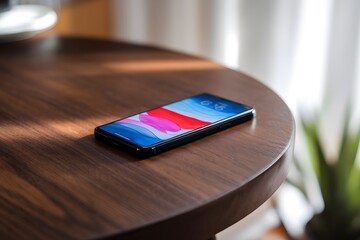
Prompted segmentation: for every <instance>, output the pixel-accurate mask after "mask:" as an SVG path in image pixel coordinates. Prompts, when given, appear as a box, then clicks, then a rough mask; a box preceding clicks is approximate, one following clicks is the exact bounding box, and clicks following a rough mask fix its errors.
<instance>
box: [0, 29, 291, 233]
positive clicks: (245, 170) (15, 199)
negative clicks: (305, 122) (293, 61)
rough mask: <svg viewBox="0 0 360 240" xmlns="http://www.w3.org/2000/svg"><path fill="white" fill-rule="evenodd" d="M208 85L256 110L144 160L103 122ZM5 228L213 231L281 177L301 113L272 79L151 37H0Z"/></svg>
mask: <svg viewBox="0 0 360 240" xmlns="http://www.w3.org/2000/svg"><path fill="white" fill-rule="evenodd" d="M201 92H209V93H213V94H215V95H219V96H222V97H225V98H229V99H232V100H235V101H239V102H242V103H245V104H247V105H251V106H253V107H255V108H256V110H257V116H256V117H255V118H254V119H253V120H251V121H248V122H246V123H243V124H240V125H238V126H235V127H232V128H229V129H227V130H224V131H222V132H219V133H216V134H214V135H211V136H208V137H205V138H203V139H201V140H198V141H195V142H193V143H190V144H187V145H184V146H181V147H178V148H176V149H173V150H170V151H168V152H165V153H162V154H160V155H158V156H155V157H151V158H148V159H145V160H138V159H136V158H134V157H132V156H131V155H128V154H127V153H124V152H122V151H120V150H118V149H116V148H113V147H110V146H107V145H106V144H103V143H101V142H98V141H96V140H95V139H94V136H93V130H94V128H95V127H96V126H98V125H101V124H103V123H107V122H110V121H113V120H116V119H119V118H122V117H126V116H129V115H132V114H135V113H138V112H141V111H144V110H147V109H149V108H153V107H156V106H161V105H163V104H166V103H169V102H172V101H174V100H178V99H181V98H185V97H189V96H192V95H195V94H198V93H201ZM0 103H1V104H0V133H1V134H0V239H27V238H31V239H74V238H75V239H94V238H119V239H156V240H161V239H166V240H168V239H172V240H176V239H186V240H189V239H196V240H198V239H207V238H210V237H211V236H213V235H214V234H216V233H217V232H219V231H221V230H223V229H225V228H227V227H228V226H230V225H232V224H233V223H235V222H237V221H239V220H240V219H241V218H243V217H245V216H246V215H247V214H249V213H250V212H252V211H253V210H255V209H256V208H257V207H259V206H260V205H261V204H262V203H263V202H264V201H265V200H267V199H268V198H269V197H270V196H271V195H272V194H273V193H274V191H275V190H276V189H277V188H278V187H279V186H280V184H281V183H282V182H283V181H284V179H285V178H286V175H287V172H288V170H289V166H290V163H291V155H292V146H293V140H294V131H295V130H294V120H293V118H292V115H291V113H290V111H289V109H288V107H287V106H286V105H285V103H284V102H283V101H282V100H281V99H280V98H279V97H278V96H277V95H276V94H275V93H274V92H272V91H271V90H270V89H269V88H267V87H265V86H264V85H263V84H261V83H259V82H258V81H256V80H255V79H253V78H251V77H249V76H247V75H244V74H242V73H239V72H236V71H233V70H229V69H227V68H224V67H221V66H219V65H217V64H214V63H212V62H210V61H208V60H204V59H200V58H196V57H193V56H189V55H185V54H180V53H176V52H171V51H166V50H162V49H159V48H154V47H146V46H140V45H133V44H126V43H120V42H113V41H104V40H92V39H81V38H62V37H56V36H51V37H48V38H43V39H32V40H27V41H21V42H14V43H6V44H2V45H0Z"/></svg>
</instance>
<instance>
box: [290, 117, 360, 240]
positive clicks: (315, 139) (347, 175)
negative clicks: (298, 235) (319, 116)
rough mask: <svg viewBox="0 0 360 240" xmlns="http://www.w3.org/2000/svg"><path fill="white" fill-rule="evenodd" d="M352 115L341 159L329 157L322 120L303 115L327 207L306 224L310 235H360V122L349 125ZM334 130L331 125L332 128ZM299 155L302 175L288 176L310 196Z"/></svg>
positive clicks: (350, 238) (348, 238)
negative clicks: (358, 158)
mask: <svg viewBox="0 0 360 240" xmlns="http://www.w3.org/2000/svg"><path fill="white" fill-rule="evenodd" d="M349 119H350V117H349V115H348V116H347V117H346V119H345V124H344V129H343V133H342V140H341V146H340V150H339V154H338V157H337V159H327V157H326V154H325V151H324V148H323V146H322V143H321V139H320V134H319V130H318V129H319V127H318V123H317V122H316V121H314V120H312V121H309V120H305V119H302V121H301V123H302V124H301V125H302V128H303V132H304V136H305V140H306V146H307V150H308V153H309V154H308V156H309V158H310V162H311V168H312V170H313V172H314V173H315V176H316V180H317V183H318V185H319V189H320V191H321V196H322V199H323V202H324V209H323V211H322V212H321V213H318V214H315V215H314V216H313V217H312V218H311V219H310V221H309V222H308V223H307V224H306V228H305V233H306V237H307V238H308V239H319V240H322V239H327V240H329V239H340V240H359V239H360V166H359V164H358V163H357V162H356V156H357V152H358V149H359V142H360V124H359V125H358V127H357V130H355V131H354V130H352V131H351V130H350V129H349ZM330 130H331V129H330ZM300 159H301V160H302V161H304V159H303V158H295V164H294V165H295V168H296V170H297V171H298V173H299V174H300V175H301V176H302V177H300V178H298V179H297V180H294V179H291V178H289V179H288V182H289V183H291V184H292V185H294V186H296V187H297V188H298V189H299V190H300V191H301V192H302V193H303V194H304V196H305V198H306V199H308V200H309V194H308V192H307V191H306V188H305V176H306V174H305V170H304V168H303V167H302V165H301V164H299V163H300V161H299V160H300Z"/></svg>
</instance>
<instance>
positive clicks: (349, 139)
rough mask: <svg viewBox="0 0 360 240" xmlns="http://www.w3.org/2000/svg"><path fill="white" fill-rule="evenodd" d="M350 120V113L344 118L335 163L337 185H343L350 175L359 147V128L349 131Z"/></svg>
mask: <svg viewBox="0 0 360 240" xmlns="http://www.w3.org/2000/svg"><path fill="white" fill-rule="evenodd" d="M349 121H350V114H349V113H348V114H347V115H346V118H345V124H344V129H343V136H342V144H341V148H340V152H339V157H338V161H337V163H336V171H337V176H338V178H337V179H338V185H339V186H345V185H346V184H347V182H348V179H349V177H350V173H351V170H352V169H353V167H354V164H355V160H356V154H357V152H358V148H359V141H360V129H358V130H357V131H356V132H355V133H351V132H349V129H348V125H349Z"/></svg>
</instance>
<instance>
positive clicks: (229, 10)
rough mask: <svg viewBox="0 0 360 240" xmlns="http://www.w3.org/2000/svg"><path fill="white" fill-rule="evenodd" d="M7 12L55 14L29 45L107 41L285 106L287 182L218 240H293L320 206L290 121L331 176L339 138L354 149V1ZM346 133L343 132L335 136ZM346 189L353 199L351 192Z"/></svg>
mask: <svg viewBox="0 0 360 240" xmlns="http://www.w3.org/2000/svg"><path fill="white" fill-rule="evenodd" d="M14 2H15V4H19V3H34V2H35V3H39V2H41V4H45V5H47V6H50V7H51V8H53V9H54V10H55V12H56V13H57V19H56V21H57V23H56V24H55V22H54V25H55V26H54V27H53V28H52V29H51V30H48V31H46V32H43V33H41V34H40V35H38V37H44V36H46V35H51V34H60V35H68V36H83V37H96V38H104V39H116V40H120V41H127V42H132V43H139V44H149V45H155V46H159V47H162V48H167V49H171V50H176V51H180V52H185V53H189V54H192V55H197V56H201V57H204V58H208V59H210V60H212V61H215V62H217V63H219V64H221V65H224V66H226V67H229V68H232V69H234V70H237V71H242V72H244V73H246V74H249V75H251V76H253V77H255V78H256V79H258V80H259V81H261V82H262V83H264V84H265V85H267V86H269V87H270V88H271V89H273V90H274V91H275V92H276V93H277V94H279V95H280V96H281V97H282V98H283V99H284V101H285V102H286V103H287V104H288V106H289V107H290V108H291V110H292V112H293V114H294V116H295V119H296V120H297V125H298V126H297V137H296V147H295V157H296V158H297V159H298V161H297V164H295V165H296V166H295V167H294V170H293V171H292V172H291V173H290V180H289V182H288V183H285V184H283V186H282V187H281V188H280V189H279V191H278V192H277V193H276V194H275V196H274V197H273V198H272V199H271V200H269V201H268V202H266V203H265V204H264V205H263V206H262V207H260V208H259V209H258V210H256V211H255V212H254V213H252V214H251V215H249V216H248V217H246V218H245V219H243V220H241V221H240V222H239V223H237V224H235V225H234V226H232V227H230V228H228V229H226V230H224V231H223V232H221V233H219V234H218V235H217V237H218V239H220V240H233V239H289V237H293V238H301V237H304V229H305V224H306V223H307V222H308V221H309V220H310V219H312V218H313V216H314V214H318V213H321V212H322V211H323V210H324V207H325V206H327V205H328V204H326V203H327V201H326V199H324V196H323V195H322V193H321V190H322V187H321V182H320V183H319V184H318V183H317V182H319V181H318V180H319V176H318V175H317V173H316V169H315V171H312V168H313V167H314V161H313V163H311V161H309V160H310V159H312V158H313V157H314V156H311V153H310V154H309V151H308V145H309V139H308V138H306V137H307V136H308V135H307V132H306V126H305V131H303V129H304V126H303V125H302V124H301V121H300V120H299V119H300V118H303V119H310V120H309V121H310V122H311V121H313V122H312V123H313V125H315V127H316V132H317V133H318V138H319V139H320V143H321V151H322V153H323V155H324V156H325V158H326V159H325V161H326V162H327V163H328V164H329V165H330V166H336V162H337V161H339V159H340V157H341V156H339V154H340V153H341V152H342V146H343V145H344V144H342V143H343V140H344V132H346V134H347V135H346V136H345V137H347V136H353V135H355V138H354V139H355V140H354V141H353V142H355V143H356V139H358V138H356V136H357V135H356V134H357V133H358V129H359V123H360V97H359V93H360V1H358V0H317V1H312V0H298V1H288V0H73V1H70V0H68V1H58V0H54V1H14ZM44 29H45V28H44ZM0 30H1V12H0ZM347 112H350V114H347ZM314 119H315V120H314ZM345 123H348V127H347V128H346V129H345V130H344V127H343V126H344V124H345ZM359 136H360V135H359ZM310 143H311V140H310ZM355 143H354V144H355ZM354 144H353V146H354ZM355 145H356V144H355ZM357 150H358V148H357V147H353V148H352V151H353V152H355V155H354V154H352V158H353V161H350V162H352V165H351V167H350V170H349V171H350V172H351V174H353V172H355V173H354V174H353V175H354V176H355V177H352V180H351V181H357V179H358V180H359V181H360V178H359V177H358V175H360V171H358V169H359V168H360V157H359V155H360V154H356V153H357V152H358V151H357ZM318 155H319V154H318ZM320 155H321V154H320ZM353 155H354V156H353ZM347 158H349V157H347ZM320 160H321V159H320ZM315 165H316V164H315ZM299 168H300V169H302V170H300V171H299ZM351 169H355V170H351ZM350 172H349V173H350ZM291 178H293V179H295V180H296V179H297V182H296V181H294V180H291ZM299 179H300V180H299ZM354 179H355V180H354ZM305 180H306V181H305ZM349 181H350V180H349ZM352 185H354V184H353V183H352ZM354 186H355V188H356V187H357V186H358V187H359V189H360V185H356V184H355V185H354ZM304 191H305V192H306V194H304ZM352 195H354V196H355V198H354V199H355V200H352V202H354V201H355V204H353V205H351V206H352V209H355V210H354V211H355V213H354V216H355V217H354V219H355V220H354V221H351V224H352V226H353V225H354V229H355V234H353V235H352V236H353V237H354V238H352V237H350V238H349V239H359V238H360V228H359V226H360V224H359V223H360V215H359V212H360V211H359V208H360V205H359V204H358V203H360V193H356V194H352ZM357 234H359V235H357ZM358 237H359V238H358Z"/></svg>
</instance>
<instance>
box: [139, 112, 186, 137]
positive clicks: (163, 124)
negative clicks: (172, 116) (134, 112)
mask: <svg viewBox="0 0 360 240" xmlns="http://www.w3.org/2000/svg"><path fill="white" fill-rule="evenodd" d="M139 119H140V121H141V122H142V123H145V124H147V125H150V126H152V127H153V128H156V129H157V130H159V131H161V132H165V133H166V132H167V131H168V132H178V131H180V130H181V128H180V127H179V125H177V124H176V123H174V122H172V121H170V120H167V119H165V118H162V117H155V116H150V115H146V114H140V115H139Z"/></svg>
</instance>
